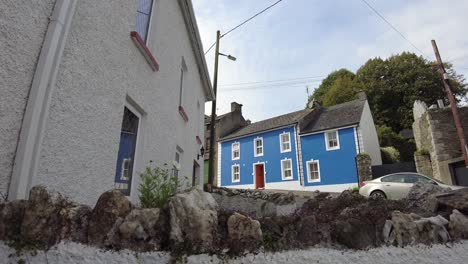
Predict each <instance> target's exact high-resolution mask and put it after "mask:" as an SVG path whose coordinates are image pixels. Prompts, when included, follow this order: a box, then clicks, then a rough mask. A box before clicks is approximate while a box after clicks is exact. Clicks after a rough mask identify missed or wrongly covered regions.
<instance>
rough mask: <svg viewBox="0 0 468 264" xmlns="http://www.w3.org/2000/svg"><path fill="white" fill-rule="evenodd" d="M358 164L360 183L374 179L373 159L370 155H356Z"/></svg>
mask: <svg viewBox="0 0 468 264" xmlns="http://www.w3.org/2000/svg"><path fill="white" fill-rule="evenodd" d="M356 165H357V171H358V177H359V185H360V184H361V183H362V182H364V181H370V180H372V160H371V157H370V156H369V155H366V154H359V155H357V156H356Z"/></svg>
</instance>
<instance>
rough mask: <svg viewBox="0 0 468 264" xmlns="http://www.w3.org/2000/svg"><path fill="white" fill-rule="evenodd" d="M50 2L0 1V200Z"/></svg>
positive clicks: (53, 1)
mask: <svg viewBox="0 0 468 264" xmlns="http://www.w3.org/2000/svg"><path fill="white" fill-rule="evenodd" d="M54 3H55V0H40V1H39V0H35V1H31V0H7V1H0V32H1V34H0V60H1V63H0V64H1V67H0V90H1V96H0V145H1V147H0V198H1V197H6V195H7V193H8V186H9V184H10V180H11V174H12V171H13V163H14V159H15V153H16V146H17V143H18V138H19V133H20V130H21V122H22V120H23V115H24V111H25V108H26V102H27V100H28V96H29V90H30V88H31V82H32V79H33V76H34V71H35V68H36V64H37V60H38V58H39V53H40V51H41V47H42V43H43V42H44V36H45V33H46V30H47V26H48V25H49V17H50V15H51V14H52V10H53V8H54ZM25 14H27V15H25Z"/></svg>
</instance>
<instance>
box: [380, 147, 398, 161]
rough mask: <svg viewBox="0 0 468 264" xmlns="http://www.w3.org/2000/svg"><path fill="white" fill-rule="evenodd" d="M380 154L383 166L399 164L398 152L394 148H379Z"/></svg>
mask: <svg viewBox="0 0 468 264" xmlns="http://www.w3.org/2000/svg"><path fill="white" fill-rule="evenodd" d="M380 151H381V153H382V162H383V163H384V164H392V163H398V162H400V152H399V151H398V150H397V149H396V148H394V147H384V148H380Z"/></svg>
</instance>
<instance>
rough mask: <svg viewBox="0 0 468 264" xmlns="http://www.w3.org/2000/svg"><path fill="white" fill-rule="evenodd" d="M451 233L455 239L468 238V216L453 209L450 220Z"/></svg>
mask: <svg viewBox="0 0 468 264" xmlns="http://www.w3.org/2000/svg"><path fill="white" fill-rule="evenodd" d="M449 230H450V235H451V236H452V238H453V239H456V240H458V239H468V216H466V215H463V214H462V213H460V211H458V210H456V209H455V210H453V213H452V214H451V215H450V222H449Z"/></svg>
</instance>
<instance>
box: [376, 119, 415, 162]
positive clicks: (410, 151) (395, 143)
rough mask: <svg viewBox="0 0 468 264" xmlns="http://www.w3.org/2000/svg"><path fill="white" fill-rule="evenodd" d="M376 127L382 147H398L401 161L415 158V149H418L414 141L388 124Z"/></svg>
mask: <svg viewBox="0 0 468 264" xmlns="http://www.w3.org/2000/svg"><path fill="white" fill-rule="evenodd" d="M376 129H377V136H378V137H379V143H380V146H381V147H394V148H395V149H397V150H398V152H399V154H400V158H399V160H401V161H413V160H414V151H415V150H416V144H414V142H412V141H409V140H406V139H404V138H403V137H402V136H400V135H399V134H398V133H396V132H394V131H393V130H392V129H391V128H390V127H388V126H385V125H381V126H376Z"/></svg>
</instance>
